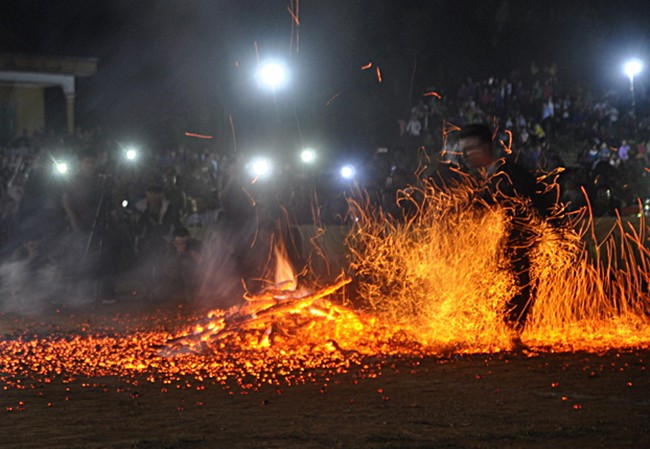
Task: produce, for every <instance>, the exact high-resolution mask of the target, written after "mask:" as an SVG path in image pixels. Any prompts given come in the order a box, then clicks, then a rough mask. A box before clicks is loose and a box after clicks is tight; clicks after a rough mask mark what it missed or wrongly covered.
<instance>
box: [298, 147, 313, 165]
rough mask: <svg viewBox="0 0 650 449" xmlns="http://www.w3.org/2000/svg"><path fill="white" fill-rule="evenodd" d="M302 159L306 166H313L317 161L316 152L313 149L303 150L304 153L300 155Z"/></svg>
mask: <svg viewBox="0 0 650 449" xmlns="http://www.w3.org/2000/svg"><path fill="white" fill-rule="evenodd" d="M300 159H301V160H302V161H303V162H304V163H305V164H311V163H313V162H314V161H315V160H316V152H315V151H314V150H312V149H311V148H305V149H304V150H302V153H300Z"/></svg>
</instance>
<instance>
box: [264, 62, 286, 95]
mask: <svg viewBox="0 0 650 449" xmlns="http://www.w3.org/2000/svg"><path fill="white" fill-rule="evenodd" d="M286 81H287V68H286V67H285V66H284V65H283V64H282V63H280V62H277V61H268V62H265V63H262V65H260V67H259V68H258V70H257V82H258V83H259V84H260V85H262V86H265V87H268V88H270V89H273V90H275V89H277V88H279V87H282V86H283V85H284V84H285V83H286Z"/></svg>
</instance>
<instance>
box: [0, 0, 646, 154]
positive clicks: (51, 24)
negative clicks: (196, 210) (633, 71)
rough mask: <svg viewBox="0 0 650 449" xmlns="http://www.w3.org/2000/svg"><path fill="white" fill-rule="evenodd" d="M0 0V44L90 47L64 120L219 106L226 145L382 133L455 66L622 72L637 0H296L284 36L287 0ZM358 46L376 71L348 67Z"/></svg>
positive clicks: (352, 141)
mask: <svg viewBox="0 0 650 449" xmlns="http://www.w3.org/2000/svg"><path fill="white" fill-rule="evenodd" d="M294 4H295V1H294ZM2 5H3V7H2V10H3V13H2V15H1V16H0V51H3V52H10V53H26V54H45V55H69V56H78V57H96V58H98V59H99V70H98V73H97V75H96V76H94V77H92V78H88V79H81V80H79V82H78V94H79V99H78V104H77V122H78V123H79V124H80V125H82V126H84V125H85V126H92V125H96V124H102V125H104V126H105V127H107V128H109V129H110V130H112V132H115V133H122V134H131V135H133V136H139V138H141V139H149V141H151V142H153V140H152V136H158V141H164V138H165V137H167V136H168V135H170V134H173V133H178V132H182V131H193V132H199V133H207V134H214V135H219V136H225V135H226V134H229V131H228V130H229V126H230V125H229V120H228V117H229V116H232V117H233V121H234V123H235V126H236V129H237V134H238V138H239V140H240V145H241V146H242V147H246V146H247V145H248V146H252V145H256V144H258V143H259V141H260V140H263V139H264V138H265V137H264V136H266V134H265V132H266V131H268V130H269V129H281V130H283V131H284V134H286V135H297V134H300V137H301V140H306V141H309V140H315V141H319V140H320V141H326V142H327V143H328V145H332V146H336V147H338V148H339V149H341V150H346V148H345V147H346V146H347V147H350V148H351V147H355V148H361V147H369V148H371V147H373V146H377V145H382V144H385V143H390V140H391V138H392V137H391V136H393V135H394V133H395V132H396V120H397V118H398V117H404V116H405V115H407V114H408V110H409V107H410V105H411V104H412V102H413V101H414V99H417V98H419V95H421V93H422V92H423V91H424V90H425V89H426V88H429V87H433V88H435V89H437V90H439V91H440V92H455V89H456V88H457V86H458V85H459V83H460V82H461V81H462V80H463V79H465V78H466V77H468V76H472V77H474V78H478V79H484V78H487V77H489V76H493V75H494V76H506V75H507V74H508V73H510V72H511V71H512V70H514V69H526V67H528V66H529V64H530V62H531V61H532V60H535V61H536V62H537V63H538V64H540V65H544V64H548V63H550V62H557V64H558V66H559V76H560V78H562V79H563V80H565V81H566V82H568V83H574V84H576V85H578V84H583V85H586V86H589V87H594V88H602V87H604V86H610V85H611V86H613V87H615V88H621V86H622V87H623V88H624V87H625V83H626V82H627V80H626V79H625V77H624V76H622V74H621V69H620V67H621V64H622V61H623V60H624V58H625V57H626V56H628V55H632V54H634V55H637V56H639V57H641V58H645V59H648V57H649V56H650V52H649V51H648V48H650V46H649V44H650V27H648V26H647V24H648V23H650V2H647V1H643V0H631V1H624V2H612V1H599V0H596V1H594V0H590V1H587V0H564V1H550V0H542V1H535V2H532V1H531V2H529V1H514V0H480V1H458V0H456V1H451V0H440V1H432V0H428V1H418V0H411V1H408V2H404V1H382V0H327V1H325V0H319V1H316V0H302V1H300V2H299V5H300V11H299V19H300V26H299V27H298V28H297V29H299V39H300V40H299V47H297V44H296V38H297V37H298V36H297V33H296V27H294V28H293V32H292V18H291V15H290V14H289V11H288V7H289V5H290V1H289V0H282V1H280V0H277V1H276V0H257V1H254V0H239V1H230V2H225V1H219V0H165V1H163V0H158V1H154V0H138V1H133V0H111V1H100V0H84V1H70V0H57V1H45V0H42V1H38V0H4V1H3V2H2ZM255 43H257V48H258V54H259V56H260V58H265V57H270V56H278V57H282V58H284V59H285V60H286V61H287V62H288V64H289V65H290V67H291V73H292V75H291V76H292V78H291V83H290V85H289V86H288V87H287V88H286V89H284V90H282V91H278V92H277V93H276V94H275V95H273V94H270V93H268V92H262V91H260V90H259V89H258V88H257V86H256V84H255V82H254V80H253V76H252V73H253V72H254V69H255V65H256V51H255ZM369 62H372V63H373V64H374V65H375V66H379V67H380V69H381V73H382V77H383V82H382V83H379V82H378V80H377V76H376V72H375V71H373V70H361V67H362V66H364V65H366V64H367V63H369ZM643 82H644V79H643V78H642V77H641V78H640V79H639V83H643ZM335 95H338V96H337V97H336V98H335V99H334V100H332V101H331V102H329V103H328V100H330V99H331V98H332V97H334V96H335Z"/></svg>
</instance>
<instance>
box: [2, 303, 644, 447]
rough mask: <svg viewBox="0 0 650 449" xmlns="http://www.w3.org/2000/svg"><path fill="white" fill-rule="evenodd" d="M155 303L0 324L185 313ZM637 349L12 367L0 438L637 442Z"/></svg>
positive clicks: (118, 326) (58, 442) (43, 443)
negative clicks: (206, 373)
mask: <svg viewBox="0 0 650 449" xmlns="http://www.w3.org/2000/svg"><path fill="white" fill-rule="evenodd" d="M156 307H157V308H158V311H156V312H152V311H151V310H150V309H152V308H153V307H152V305H151V304H142V303H136V302H133V303H131V304H127V305H126V306H125V305H124V304H122V305H119V306H117V305H102V306H95V307H86V308H84V309H76V310H67V309H59V310H53V311H52V312H53V313H52V314H51V315H49V316H48V317H47V318H43V316H41V317H39V318H38V319H35V318H25V317H16V316H11V315H4V316H2V317H1V318H0V333H1V334H2V335H4V336H5V337H10V336H12V335H15V334H16V333H17V332H21V333H24V332H25V331H26V330H27V329H28V332H29V333H32V334H39V335H43V334H46V333H48V332H56V333H60V334H63V335H66V334H67V335H70V336H71V337H72V336H74V335H79V334H81V333H87V332H89V331H93V330H94V329H102V330H106V329H110V328H112V329H114V331H115V332H123V331H125V329H126V328H129V327H131V326H132V325H133V324H134V323H138V326H139V327H142V326H147V325H151V326H153V325H158V324H154V323H159V322H160V317H161V316H162V314H168V313H169V312H168V311H169V310H170V309H171V310H177V312H175V313H174V320H182V319H183V317H184V315H186V314H189V313H194V312H188V311H187V307H181V308H178V305H177V304H157V305H156ZM144 310H147V313H146V314H145V313H144ZM118 312H119V313H118ZM147 317H149V318H147ZM649 360H650V351H648V350H643V351H616V350H611V351H608V352H607V353H604V354H590V353H584V352H579V353H558V354H553V353H528V354H526V353H516V354H515V353H502V354H488V355H471V356H467V355H465V356H453V355H452V356H450V357H448V358H442V359H434V358H425V359H399V360H398V359H369V360H366V361H365V362H366V363H367V364H369V365H371V369H370V370H368V369H366V370H364V371H363V374H359V373H357V372H356V371H355V369H354V367H353V369H351V370H350V372H348V373H346V374H340V375H331V374H329V373H327V372H325V371H323V372H316V373H314V376H313V377H312V378H311V379H312V380H313V382H310V383H307V384H304V385H296V386H291V387H287V386H279V387H278V386H266V387H262V388H261V389H259V390H242V389H241V388H239V387H238V386H236V385H231V388H228V389H224V387H223V386H222V385H219V384H216V383H214V382H211V381H210V379H205V380H204V381H202V382H198V381H197V380H196V379H195V378H190V377H188V378H187V379H185V380H182V381H178V382H172V383H170V384H161V383H158V382H153V383H152V382H148V381H147V380H146V378H145V376H141V378H138V377H137V376H136V377H135V378H131V379H121V378H118V377H101V378H96V377H93V378H84V377H76V378H75V379H74V380H69V381H66V382H64V381H63V377H65V376H60V377H56V376H55V377H54V378H52V379H51V381H50V382H47V383H45V382H40V381H39V382H34V381H33V380H31V379H29V378H25V379H22V380H21V383H20V384H14V385H12V386H6V385H5V386H4V389H3V390H2V392H1V393H0V394H1V396H0V398H1V399H0V402H1V403H0V405H1V408H0V414H1V415H2V419H0V441H1V442H2V444H1V446H2V447H3V448H7V449H8V448H21V449H26V448H44V447H47V448H142V449H144V448H147V449H148V448H152V449H153V448H168V449H169V448H178V449H182V448H215V447H224V448H226V447H227V448H258V447H262V448H273V447H277V448H292V447H296V448H298V447H300V448H321V447H323V448H324V447H372V448H375V447H376V448H387V447H388V448H416V447H417V448H425V447H427V448H428V447H446V448H492V447H495V448H496V447H499V448H505V447H512V448H518V447H536V448H548V447H554V448H575V447H590V448H591V447H604V448H605V447H606V448H614V447H620V448H646V447H650V377H649V376H648V371H647V366H648V364H649V363H648V361H649ZM372 365H374V366H375V368H374V369H373V368H372ZM0 371H2V370H1V369H0Z"/></svg>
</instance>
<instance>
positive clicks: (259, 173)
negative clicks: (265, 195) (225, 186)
mask: <svg viewBox="0 0 650 449" xmlns="http://www.w3.org/2000/svg"><path fill="white" fill-rule="evenodd" d="M249 168H250V171H251V174H252V175H253V176H255V178H264V177H266V176H268V175H270V174H271V161H270V160H268V159H266V158H264V157H257V158H255V159H253V160H252V161H251V163H250V166H249Z"/></svg>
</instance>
